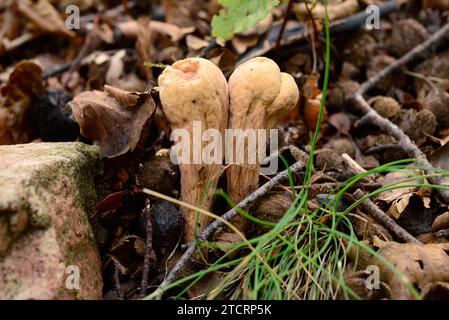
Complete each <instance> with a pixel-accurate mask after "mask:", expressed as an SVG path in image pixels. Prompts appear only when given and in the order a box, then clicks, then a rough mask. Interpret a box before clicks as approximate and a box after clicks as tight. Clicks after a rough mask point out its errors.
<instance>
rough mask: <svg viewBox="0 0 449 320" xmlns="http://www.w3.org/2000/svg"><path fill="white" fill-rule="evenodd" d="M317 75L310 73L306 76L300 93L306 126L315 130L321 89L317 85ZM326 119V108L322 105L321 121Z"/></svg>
mask: <svg viewBox="0 0 449 320" xmlns="http://www.w3.org/2000/svg"><path fill="white" fill-rule="evenodd" d="M318 80H319V76H318V75H310V76H308V77H307V79H306V81H305V83H304V85H303V87H302V90H301V95H302V99H303V101H304V107H303V114H304V120H305V122H306V124H307V126H308V127H309V128H310V129H311V130H315V128H316V125H317V122H318V116H319V113H320V107H321V90H320V88H319V87H318ZM326 120H327V110H326V107H324V113H323V121H326Z"/></svg>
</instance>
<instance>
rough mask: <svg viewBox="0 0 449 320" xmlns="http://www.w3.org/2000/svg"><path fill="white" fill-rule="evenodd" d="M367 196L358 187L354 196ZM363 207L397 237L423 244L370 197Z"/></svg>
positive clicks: (359, 197)
mask: <svg viewBox="0 0 449 320" xmlns="http://www.w3.org/2000/svg"><path fill="white" fill-rule="evenodd" d="M364 196H365V193H364V192H363V191H362V190H360V189H357V191H356V192H354V197H355V198H356V199H357V200H360V199H362V198H363V197H364ZM362 207H363V209H365V210H366V212H367V213H368V214H369V215H370V216H371V217H373V218H374V220H376V221H377V222H379V223H380V224H381V225H382V226H384V227H385V228H386V229H387V230H388V231H390V232H391V233H392V234H393V235H394V236H395V237H396V238H398V239H400V240H402V241H405V242H410V243H417V244H422V242H421V241H419V240H417V239H416V238H415V237H414V236H412V235H411V234H410V233H408V231H407V230H405V229H404V228H402V227H401V226H399V225H398V224H397V223H396V221H394V220H393V219H392V218H390V217H389V216H387V214H386V213H384V212H383V211H382V210H380V209H379V207H377V206H376V204H375V203H374V202H372V201H371V200H370V199H365V200H364V201H363V202H362Z"/></svg>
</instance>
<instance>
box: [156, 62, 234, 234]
mask: <svg viewBox="0 0 449 320" xmlns="http://www.w3.org/2000/svg"><path fill="white" fill-rule="evenodd" d="M159 87H160V98H161V104H162V109H163V111H164V113H165V115H166V116H167V118H168V120H169V122H170V125H171V129H172V136H171V139H172V140H173V138H178V141H177V144H176V145H175V146H174V148H172V151H174V152H176V153H177V157H175V158H176V159H177V162H178V164H179V169H180V173H181V199H182V201H185V202H187V203H189V204H192V205H195V206H198V207H199V206H201V207H202V208H203V209H206V210H208V209H209V207H210V205H211V202H212V197H213V193H214V190H215V188H216V186H217V181H218V177H219V171H220V169H221V164H222V160H223V147H222V138H221V137H223V135H224V130H225V128H226V126H227V123H228V109H229V95H228V86H227V83H226V79H225V77H224V75H223V73H222V72H221V70H220V69H219V68H218V67H217V66H215V65H214V64H213V63H212V62H210V61H208V60H205V59H201V58H188V59H184V60H180V61H178V62H176V63H174V64H173V65H172V66H171V67H167V68H166V69H165V70H164V72H163V73H162V74H161V76H160V77H159ZM210 129H215V130H210ZM186 137H187V138H186ZM185 139H188V141H185ZM179 140H184V141H181V142H182V143H181V144H179V142H180V141H179ZM175 142H176V141H175ZM211 143H212V144H213V146H214V147H213V148H210V145H211ZM179 146H184V148H181V151H180V149H179V148H178V147H179ZM186 149H188V150H186ZM179 151H180V152H179ZM172 159H174V158H173V157H172ZM183 214H184V219H185V221H186V223H185V227H184V239H185V241H191V240H193V239H194V237H195V234H196V233H197V234H199V233H201V232H202V231H203V229H204V228H205V226H206V225H207V223H208V219H207V217H206V216H204V215H201V214H198V213H197V212H195V211H192V210H189V209H185V208H183ZM196 222H198V224H196V225H195V223H196Z"/></svg>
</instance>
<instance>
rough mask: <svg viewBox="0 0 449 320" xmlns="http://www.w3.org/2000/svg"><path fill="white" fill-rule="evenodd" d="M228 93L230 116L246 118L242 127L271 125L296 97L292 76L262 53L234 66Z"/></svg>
mask: <svg viewBox="0 0 449 320" xmlns="http://www.w3.org/2000/svg"><path fill="white" fill-rule="evenodd" d="M229 94H230V98H231V114H232V118H233V120H234V121H235V120H237V121H238V119H240V120H241V121H243V122H247V125H243V127H246V128H250V127H251V126H252V127H253V128H254V129H258V128H272V127H273V126H275V125H276V124H277V123H278V122H279V121H280V120H281V119H282V118H283V117H284V116H285V115H286V114H287V113H288V112H289V111H290V110H292V109H293V108H294V107H295V105H296V103H297V101H298V99H299V90H298V86H297V85H296V83H295V80H294V79H293V77H292V76H290V75H289V74H287V73H283V72H281V70H280V69H279V67H278V65H277V64H276V63H275V62H274V61H273V60H271V59H268V58H265V57H257V58H253V59H251V60H248V61H247V62H245V63H243V64H241V65H240V66H238V67H237V68H236V69H235V71H234V72H233V74H232V75H231V77H230V79H229ZM248 117H250V118H251V119H249V118H248Z"/></svg>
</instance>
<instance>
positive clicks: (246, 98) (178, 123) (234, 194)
mask: <svg viewBox="0 0 449 320" xmlns="http://www.w3.org/2000/svg"><path fill="white" fill-rule="evenodd" d="M159 92H160V99H161V104H162V109H163V111H164V113H165V115H166V117H167V119H168V121H169V122H170V125H171V128H172V130H175V129H184V130H187V131H188V132H189V133H190V137H192V139H193V123H194V122H198V121H200V122H201V130H202V131H205V130H208V129H216V130H219V131H220V133H221V134H222V136H224V131H225V129H241V130H247V129H252V130H267V131H268V130H270V129H273V128H274V127H275V126H276V125H277V124H278V122H279V121H280V120H281V119H282V118H284V117H285V116H286V115H287V114H288V113H289V112H290V111H291V110H292V109H293V108H294V107H295V106H296V103H297V101H298V99H299V90H298V87H297V85H296V83H295V81H294V79H293V78H292V77H291V76H290V75H289V74H287V73H283V72H281V71H280V69H279V67H278V65H277V64H276V63H275V62H274V61H272V60H271V59H268V58H264V57H258V58H254V59H251V60H249V61H247V62H245V63H243V64H241V65H240V66H238V67H237V68H236V69H235V71H234V72H233V74H232V75H231V77H230V78H229V82H227V81H226V78H225V77H224V75H223V73H222V72H221V70H220V69H219V68H218V67H217V66H216V65H215V64H213V63H212V62H210V61H208V60H206V59H202V58H188V59H184V60H180V61H178V62H176V63H174V64H173V65H172V66H170V67H167V68H166V69H165V70H164V72H163V73H162V74H161V76H160V77H159ZM200 143H202V144H204V142H200ZM243 149H244V150H234V152H244V154H245V155H246V153H247V151H248V150H247V149H248V146H247V144H246V143H245V144H244V146H243ZM222 154H224V152H222ZM179 169H180V172H181V199H182V201H184V202H186V203H189V204H191V205H194V206H201V207H202V208H203V209H205V210H208V209H209V208H210V205H211V202H212V197H213V194H214V190H215V188H216V186H217V182H218V178H219V175H220V170H221V164H216V163H213V164H204V163H201V164H195V163H181V162H180V163H179ZM259 169H260V162H259V160H257V161H256V162H255V163H253V164H244V165H231V166H230V167H228V168H227V169H226V174H227V184H228V185H227V193H228V195H229V197H230V198H231V200H232V201H233V202H234V203H236V204H237V203H239V202H240V201H241V200H243V199H244V198H245V197H247V196H248V195H249V194H251V193H252V192H254V191H255V190H256V189H257V188H258V181H259ZM183 214H184V219H185V221H186V223H185V228H184V240H185V241H191V240H193V239H194V237H195V234H199V233H200V232H201V231H202V230H204V228H205V227H206V226H207V224H208V220H209V219H208V217H207V216H205V215H204V214H201V213H200V214H197V212H196V211H195V210H191V209H187V208H185V207H184V208H183ZM232 223H233V224H234V225H235V226H236V227H237V228H238V229H239V230H241V231H244V230H245V225H246V221H245V218H243V217H242V216H238V217H236V219H235V220H233V221H232Z"/></svg>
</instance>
